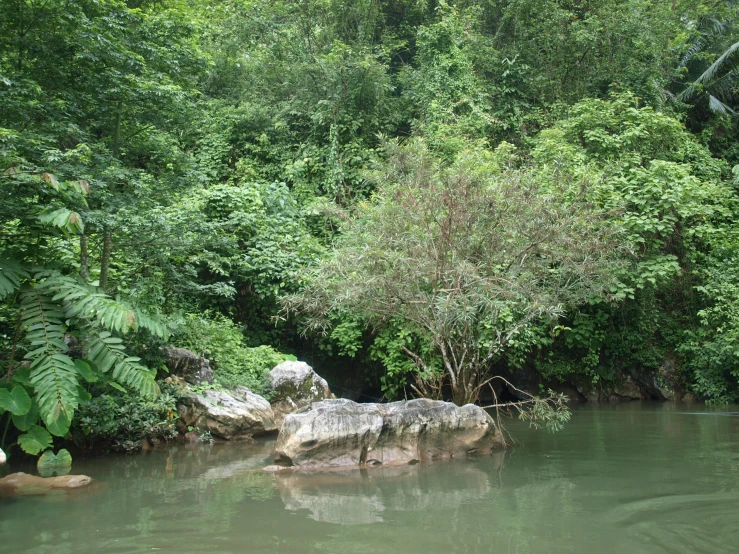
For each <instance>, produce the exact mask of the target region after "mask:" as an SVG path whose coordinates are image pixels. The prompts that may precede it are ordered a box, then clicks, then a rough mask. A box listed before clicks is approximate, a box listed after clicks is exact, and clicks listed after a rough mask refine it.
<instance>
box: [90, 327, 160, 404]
mask: <svg viewBox="0 0 739 554" xmlns="http://www.w3.org/2000/svg"><path fill="white" fill-rule="evenodd" d="M121 343H122V341H121V339H119V338H116V337H114V336H112V335H111V334H110V333H109V332H107V331H103V332H101V333H100V334H99V335H98V336H97V337H95V338H93V339H92V340H91V341H90V342H89V343H88V344H87V353H86V355H87V359H88V360H90V361H91V362H92V363H94V364H95V365H96V366H97V369H98V370H99V371H100V372H102V373H108V372H110V371H111V370H112V373H111V375H112V377H113V379H115V380H116V381H117V382H118V383H120V384H122V385H127V386H128V387H129V388H131V389H133V390H135V391H136V392H138V393H139V394H141V395H142V396H145V397H148V398H152V397H154V396H156V395H157V394H159V387H158V386H157V384H156V382H155V381H154V375H153V372H151V371H149V370H148V369H147V368H146V367H144V366H142V365H141V364H139V363H138V362H139V361H140V359H139V358H135V357H129V356H127V355H126V353H125V351H124V350H123V345H122V344H121Z"/></svg>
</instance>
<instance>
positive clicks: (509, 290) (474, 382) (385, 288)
mask: <svg viewBox="0 0 739 554" xmlns="http://www.w3.org/2000/svg"><path fill="white" fill-rule="evenodd" d="M389 151H390V159H389V162H388V163H387V165H386V166H385V167H383V168H382V170H381V171H378V172H377V173H376V174H375V175H374V178H375V181H376V182H377V184H378V186H379V188H380V190H379V192H378V194H377V195H376V196H375V197H374V198H373V200H372V201H369V202H365V203H362V204H360V205H359V206H358V207H357V210H356V213H355V214H354V215H353V216H352V217H351V218H350V219H348V221H347V222H346V225H345V227H344V228H343V229H342V235H341V237H340V238H339V239H338V242H337V244H336V245H335V250H334V253H333V255H332V256H331V258H330V259H329V260H327V261H326V262H324V263H323V264H321V265H320V267H319V268H318V269H317V270H316V271H315V273H314V275H313V278H312V280H311V282H310V284H309V285H308V286H307V287H306V288H305V289H304V290H303V291H302V292H300V293H299V294H296V295H291V296H287V297H285V299H284V307H285V310H286V311H287V312H288V313H290V312H294V313H296V314H299V315H301V316H303V317H304V318H305V326H306V328H307V329H326V327H327V326H328V323H329V318H330V316H331V315H332V314H335V313H347V312H350V313H358V314H360V316H361V317H362V318H363V319H364V321H366V322H367V324H368V325H370V326H372V327H374V328H380V327H382V325H384V324H386V323H387V322H388V321H391V320H396V321H397V320H400V321H402V322H404V324H405V325H406V326H408V327H410V328H411V329H412V330H413V332H414V333H416V334H418V335H425V337H426V338H427V340H428V341H430V344H431V347H432V349H431V350H432V352H433V354H434V355H435V356H437V357H438V363H437V362H436V360H434V359H433V358H432V357H431V356H427V355H423V353H420V354H419V353H418V352H413V351H412V350H410V349H409V348H404V351H405V354H406V355H407V356H409V357H410V358H411V359H413V360H414V362H415V363H416V365H417V368H418V378H417V386H416V389H417V391H418V392H420V393H422V394H431V395H435V396H438V395H440V394H441V388H442V387H443V386H446V385H448V386H449V388H450V389H451V394H452V397H453V400H454V402H455V403H457V404H460V405H461V404H465V403H468V402H474V401H475V400H477V399H478V397H479V394H480V391H481V389H482V388H483V387H484V386H486V384H488V383H489V382H490V380H491V378H492V377H493V374H492V369H493V368H494V364H495V362H496V361H497V360H498V359H499V358H500V356H501V355H502V354H503V353H504V351H505V349H506V348H507V346H508V345H509V344H510V343H511V342H512V341H513V340H515V338H516V337H517V335H519V334H520V333H521V331H522V330H523V329H524V328H526V327H527V326H528V325H531V324H532V323H534V322H537V321H541V320H548V321H553V320H555V319H556V318H557V316H558V315H560V314H561V313H562V312H563V310H564V309H565V307H566V306H569V305H574V304H578V303H582V302H585V301H587V300H592V299H595V298H599V297H603V296H605V295H607V291H608V290H609V287H610V286H611V285H612V284H613V278H612V275H613V271H614V269H615V268H616V267H617V266H618V265H619V264H620V258H621V255H622V249H621V248H620V247H619V245H618V242H617V241H616V240H615V239H614V236H615V235H614V228H613V226H611V225H610V224H609V223H608V222H607V220H606V219H605V218H604V217H603V214H599V213H597V212H595V211H593V210H592V209H591V207H590V206H589V205H588V204H587V203H585V202H583V201H582V200H581V199H579V198H571V199H570V200H565V199H563V198H562V197H560V195H559V193H561V192H562V191H563V190H564V186H563V183H564V181H566V179H567V177H566V176H565V177H563V176H556V175H553V174H549V175H548V174H542V173H537V172H536V170H534V169H531V168H521V169H514V168H510V167H507V165H506V163H505V162H506V161H508V160H509V158H508V156H509V155H510V153H511V152H510V146H509V145H505V143H504V145H502V146H501V147H499V148H498V150H496V152H495V153H494V154H491V153H490V152H487V151H485V150H482V149H474V150H469V151H464V152H462V153H460V154H459V155H458V157H457V159H456V160H455V161H454V163H452V164H449V165H444V164H443V163H442V162H440V161H439V160H438V159H436V158H435V157H434V156H433V155H432V154H431V153H430V152H429V151H428V149H427V148H426V147H425V145H424V144H423V142H421V141H420V140H414V141H411V142H410V143H409V144H408V145H407V146H404V147H402V146H398V145H397V144H391V145H389ZM583 186H587V183H583Z"/></svg>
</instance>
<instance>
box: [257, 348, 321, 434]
mask: <svg viewBox="0 0 739 554" xmlns="http://www.w3.org/2000/svg"><path fill="white" fill-rule="evenodd" d="M269 379H270V384H271V387H272V391H273V392H272V410H274V412H275V418H276V420H277V425H278V427H279V426H280V425H281V424H282V421H283V420H284V419H285V416H286V415H287V414H291V413H293V412H296V411H298V410H300V409H301V408H304V407H306V406H310V405H311V403H313V402H319V401H321V400H326V399H328V398H333V395H332V394H331V390H330V389H329V387H328V383H327V382H326V380H325V379H323V378H322V377H321V376H320V375H318V374H317V373H316V372H315V371H313V368H312V367H311V366H309V365H308V364H306V363H305V362H282V363H281V364H280V365H277V366H275V367H274V368H273V369H272V371H270V372H269Z"/></svg>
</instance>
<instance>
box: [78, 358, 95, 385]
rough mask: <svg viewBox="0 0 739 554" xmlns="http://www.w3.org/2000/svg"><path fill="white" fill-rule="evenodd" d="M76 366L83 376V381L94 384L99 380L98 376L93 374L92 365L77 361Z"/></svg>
mask: <svg viewBox="0 0 739 554" xmlns="http://www.w3.org/2000/svg"><path fill="white" fill-rule="evenodd" d="M74 366H75V367H76V368H77V371H78V372H79V374H80V375H82V377H83V379H84V380H85V381H87V382H88V383H94V382H96V381H97V380H98V378H97V376H96V375H95V374H94V373H93V371H92V368H91V367H90V364H88V363H87V362H86V361H85V360H79V359H77V360H75V361H74Z"/></svg>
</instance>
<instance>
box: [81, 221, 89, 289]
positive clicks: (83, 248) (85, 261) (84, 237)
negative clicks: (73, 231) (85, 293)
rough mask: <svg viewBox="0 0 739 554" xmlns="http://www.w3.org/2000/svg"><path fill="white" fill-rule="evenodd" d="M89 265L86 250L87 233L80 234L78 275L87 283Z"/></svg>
mask: <svg viewBox="0 0 739 554" xmlns="http://www.w3.org/2000/svg"><path fill="white" fill-rule="evenodd" d="M89 265H90V255H89V253H88V252H87V235H85V234H84V233H83V234H81V235H80V277H82V280H83V281H84V282H85V283H87V278H88V267H89Z"/></svg>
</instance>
